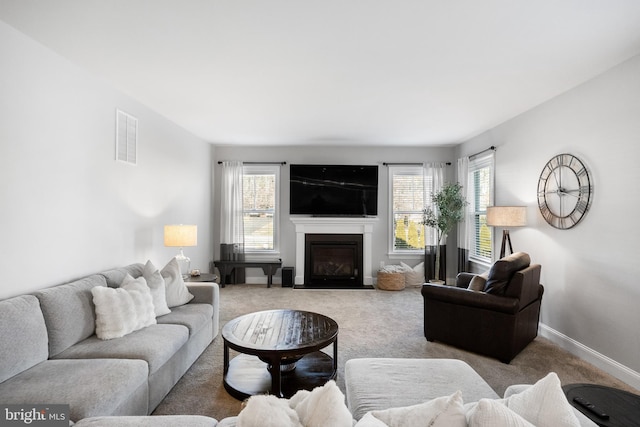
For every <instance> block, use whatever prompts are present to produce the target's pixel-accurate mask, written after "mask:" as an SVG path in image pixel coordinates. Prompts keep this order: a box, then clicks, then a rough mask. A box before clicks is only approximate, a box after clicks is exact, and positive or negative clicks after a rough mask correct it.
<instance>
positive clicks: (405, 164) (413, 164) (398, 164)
mask: <svg viewBox="0 0 640 427" xmlns="http://www.w3.org/2000/svg"><path fill="white" fill-rule="evenodd" d="M382 165H383V166H424V163H386V162H385V163H383V164H382ZM445 165H447V166H451V162H446V163H445Z"/></svg>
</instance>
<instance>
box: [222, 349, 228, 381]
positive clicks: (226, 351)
mask: <svg viewBox="0 0 640 427" xmlns="http://www.w3.org/2000/svg"><path fill="white" fill-rule="evenodd" d="M223 363H224V364H223V365H222V366H223V367H224V375H227V373H228V372H229V346H228V345H227V341H225V342H224V362H223Z"/></svg>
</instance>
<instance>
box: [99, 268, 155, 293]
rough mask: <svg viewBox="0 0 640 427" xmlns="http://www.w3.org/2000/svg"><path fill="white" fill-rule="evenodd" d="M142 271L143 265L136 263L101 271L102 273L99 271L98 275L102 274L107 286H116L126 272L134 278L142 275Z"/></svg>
mask: <svg viewBox="0 0 640 427" xmlns="http://www.w3.org/2000/svg"><path fill="white" fill-rule="evenodd" d="M143 271H144V265H142V264H140V263H136V264H130V265H127V266H125V267H119V268H114V269H112V270H107V271H103V272H102V273H100V275H102V276H104V278H105V280H106V281H107V286H109V287H110V288H117V287H118V286H120V284H121V283H122V281H123V280H124V278H125V276H126V275H127V274H130V275H131V276H132V277H134V278H136V277H140V276H142V272H143Z"/></svg>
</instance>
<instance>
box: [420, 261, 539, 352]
mask: <svg viewBox="0 0 640 427" xmlns="http://www.w3.org/2000/svg"><path fill="white" fill-rule="evenodd" d="M540 270H541V266H540V265H539V264H530V258H529V255H527V254H525V253H523V252H517V253H515V254H512V255H509V256H507V257H504V258H502V259H500V260H498V261H496V262H495V263H494V265H493V266H492V267H491V270H489V274H488V276H487V279H486V284H484V287H482V290H481V291H474V290H471V289H468V287H469V284H470V283H471V282H472V281H473V282H474V286H477V282H478V281H479V280H480V282H482V279H479V278H475V276H476V275H474V274H469V273H460V274H458V276H457V278H456V286H446V285H435V284H430V283H425V284H424V285H423V286H422V296H423V298H424V336H425V337H426V338H427V340H429V341H440V342H442V343H445V344H450V345H453V346H455V347H459V348H462V349H465V350H469V351H472V352H474V353H479V354H483V355H486V356H490V357H494V358H497V359H498V360H500V361H501V362H504V363H509V362H511V359H513V358H514V357H515V356H516V355H517V354H518V353H520V351H522V350H523V349H524V348H525V347H526V346H527V345H528V344H529V343H530V342H531V341H533V340H534V338H535V337H536V336H537V335H538V322H539V320H540V304H541V302H542V294H543V292H544V288H543V286H542V285H541V284H540Z"/></svg>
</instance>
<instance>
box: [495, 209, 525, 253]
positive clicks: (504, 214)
mask: <svg viewBox="0 0 640 427" xmlns="http://www.w3.org/2000/svg"><path fill="white" fill-rule="evenodd" d="M487 225H488V226H489V227H505V228H504V229H503V230H502V247H501V248H500V258H504V256H505V249H506V248H505V246H506V244H507V243H509V250H510V251H511V253H513V247H512V246H511V237H510V236H509V228H508V227H523V226H525V225H527V207H526V206H489V207H488V208H487Z"/></svg>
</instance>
